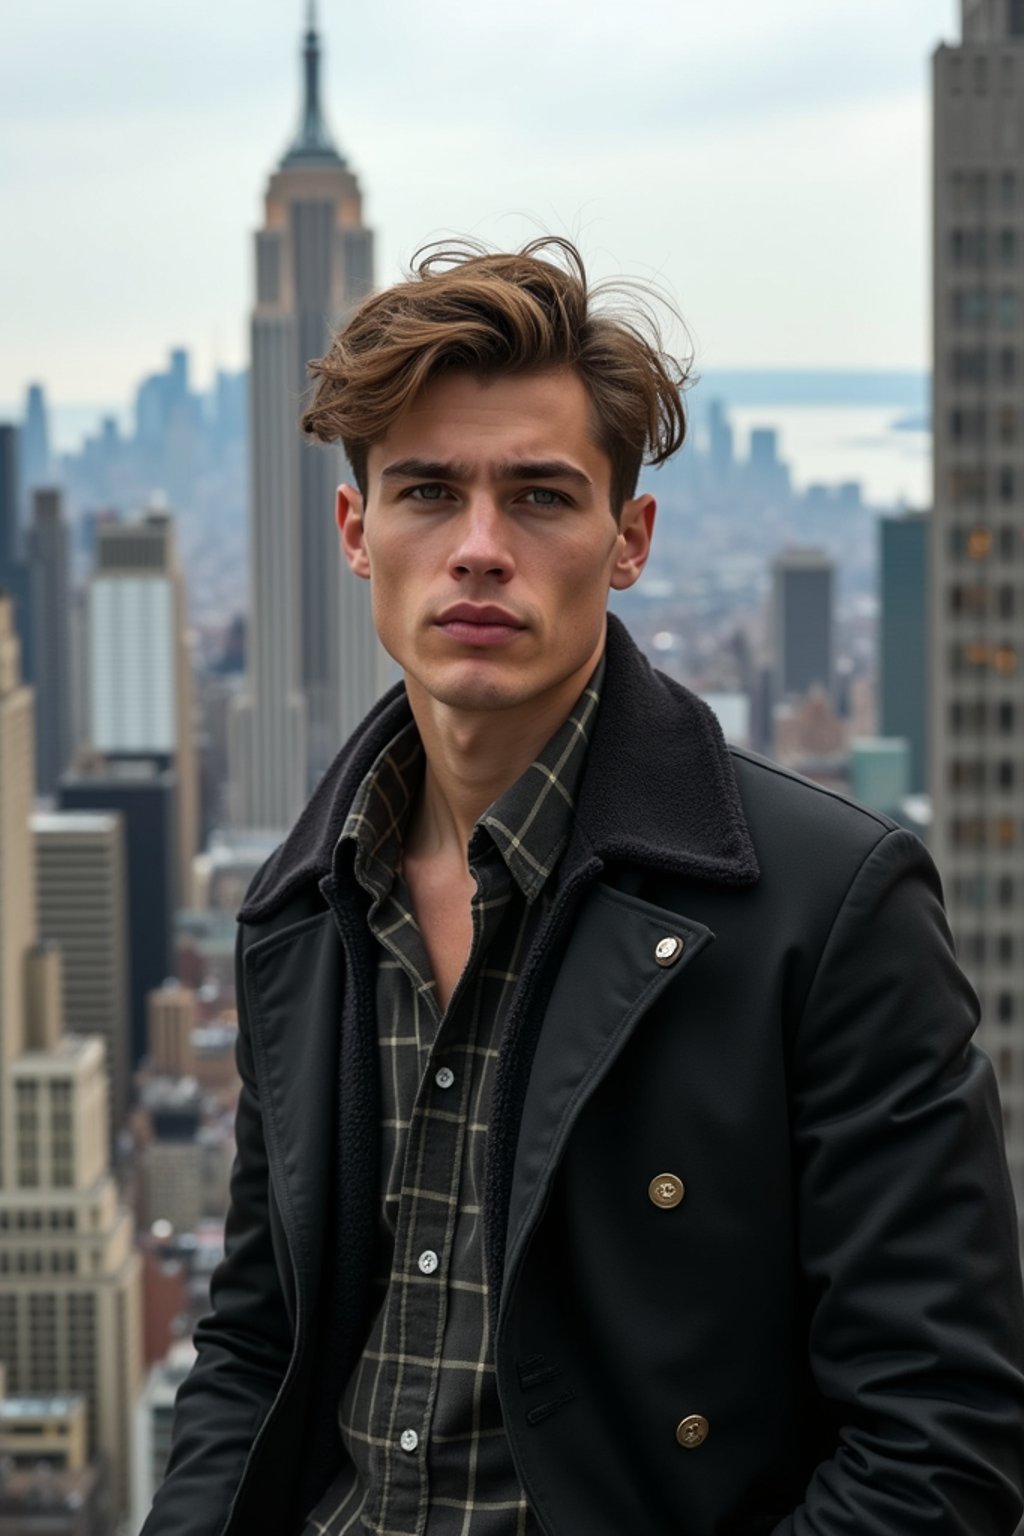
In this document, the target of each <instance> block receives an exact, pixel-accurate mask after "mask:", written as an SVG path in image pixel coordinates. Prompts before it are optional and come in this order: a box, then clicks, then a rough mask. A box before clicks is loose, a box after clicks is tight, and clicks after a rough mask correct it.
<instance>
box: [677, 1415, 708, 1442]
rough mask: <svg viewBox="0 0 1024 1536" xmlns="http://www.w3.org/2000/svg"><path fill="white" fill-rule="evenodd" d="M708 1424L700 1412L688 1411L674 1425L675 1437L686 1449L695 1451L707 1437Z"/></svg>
mask: <svg viewBox="0 0 1024 1536" xmlns="http://www.w3.org/2000/svg"><path fill="white" fill-rule="evenodd" d="M709 1428H710V1425H709V1424H708V1421H707V1419H706V1418H705V1417H704V1415H703V1414H702V1413H688V1414H687V1416H686V1418H685V1419H680V1421H679V1423H678V1424H677V1425H676V1439H677V1440H678V1441H679V1444H680V1445H681V1446H682V1447H683V1449H684V1450H686V1451H695V1450H696V1449H697V1447H698V1445H703V1444H704V1441H705V1440H706V1439H707V1437H708V1430H709Z"/></svg>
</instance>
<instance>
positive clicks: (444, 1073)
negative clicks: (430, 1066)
mask: <svg viewBox="0 0 1024 1536" xmlns="http://www.w3.org/2000/svg"><path fill="white" fill-rule="evenodd" d="M454 1081H455V1073H454V1072H453V1071H452V1069H451V1067H440V1068H438V1070H437V1071H436V1072H435V1073H434V1082H435V1083H436V1084H437V1086H438V1087H439V1088H450V1087H451V1085H452V1083H454Z"/></svg>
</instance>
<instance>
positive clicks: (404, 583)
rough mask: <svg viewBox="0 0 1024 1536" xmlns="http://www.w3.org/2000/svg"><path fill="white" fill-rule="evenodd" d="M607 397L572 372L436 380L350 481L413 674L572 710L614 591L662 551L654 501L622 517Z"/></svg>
mask: <svg viewBox="0 0 1024 1536" xmlns="http://www.w3.org/2000/svg"><path fill="white" fill-rule="evenodd" d="M591 423H592V407H591V404H590V399H589V396H588V394H587V391H586V388H585V386H584V385H583V383H582V381H581V380H580V378H579V376H578V375H577V374H575V373H573V372H570V371H566V370H557V371H547V372H543V373H534V374H521V375H514V376H511V377H504V378H502V377H499V378H496V379H492V380H482V379H480V378H478V377H477V376H475V375H473V374H468V373H453V374H449V375H446V376H444V377H442V378H440V379H438V380H436V381H435V382H433V383H431V384H430V385H428V386H427V388H426V389H424V390H423V391H422V392H421V394H420V395H419V396H418V397H417V399H416V400H415V401H414V403H413V404H412V405H411V406H410V408H409V409H408V410H406V411H405V412H404V413H403V414H402V415H401V416H400V417H399V418H398V420H397V421H396V422H395V423H394V424H393V426H392V427H391V430H390V431H389V432H388V435H387V437H385V438H384V439H383V440H382V441H381V442H378V443H375V444H374V445H373V446H372V447H371V449H370V452H369V459H368V465H367V487H368V489H367V498H366V505H365V507H364V506H363V502H362V498H361V497H360V495H359V493H358V492H357V491H354V490H352V489H351V487H343V488H342V489H341V490H340V491H339V493H338V524H339V528H340V530H341V539H342V547H343V549H344V551H345V555H346V558H347V559H348V562H349V564H350V565H351V567H352V569H353V570H354V571H355V572H356V574H357V575H359V576H363V577H369V578H370V579H371V581H372V591H373V611H374V619H375V622H376V625H377V632H378V634H379V635H380V638H381V641H382V643H383V645H384V647H385V649H386V650H387V651H388V652H389V653H390V655H391V656H393V657H394V658H395V660H396V661H397V662H398V663H399V665H400V666H401V667H402V669H403V671H404V672H405V674H406V677H407V680H408V682H409V686H410V692H412V691H413V689H414V687H415V688H418V689H422V690H424V691H425V692H426V693H427V694H428V695H429V696H430V697H431V698H432V699H434V700H435V701H437V702H438V703H440V704H444V705H448V706H450V707H451V708H454V709H457V710H461V711H470V712H478V711H481V710H494V709H508V708H515V707H516V706H520V705H526V704H528V703H529V702H530V701H539V700H540V699H542V698H551V697H553V696H558V695H560V694H561V693H562V692H563V691H564V692H565V693H567V694H569V695H571V696H570V697H568V698H567V702H566V707H567V708H568V707H571V703H572V700H573V698H574V697H575V692H574V691H573V690H574V689H575V691H576V692H578V691H579V689H581V688H582V687H583V684H584V683H585V682H586V679H587V677H588V676H589V673H590V671H591V669H592V668H593V666H594V665H595V664H596V662H597V659H598V657H599V655H600V653H601V649H602V647H603V644H604V632H605V610H606V605H607V598H608V590H609V588H610V587H615V588H624V587H630V586H632V585H633V583H634V582H635V581H636V579H637V577H638V576H639V574H640V572H641V570H642V569H643V567H644V564H645V562H646V560H647V555H648V551H649V548H650V538H651V529H652V526H653V521H654V502H653V500H652V498H651V497H650V496H641V497H637V498H636V499H635V500H633V501H630V502H627V503H626V504H625V506H624V507H623V508H622V509H621V516H620V517H619V518H618V520H616V518H615V517H614V516H613V515H612V509H611V505H610V479H611V465H610V463H609V460H608V458H607V456H606V455H605V453H604V451H603V450H602V449H601V448H600V447H598V446H597V444H596V443H595V442H594V438H593V433H592V427H591Z"/></svg>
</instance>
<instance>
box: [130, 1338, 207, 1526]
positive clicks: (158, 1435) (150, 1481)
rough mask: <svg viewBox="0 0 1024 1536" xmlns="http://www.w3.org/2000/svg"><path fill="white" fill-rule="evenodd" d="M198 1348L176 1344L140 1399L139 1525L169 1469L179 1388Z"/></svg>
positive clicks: (156, 1368)
mask: <svg viewBox="0 0 1024 1536" xmlns="http://www.w3.org/2000/svg"><path fill="white" fill-rule="evenodd" d="M195 1358H196V1352H195V1348H194V1346H193V1345H192V1344H191V1343H190V1342H188V1341H187V1340H182V1341H180V1342H179V1343H176V1344H173V1345H172V1346H171V1348H170V1349H169V1350H168V1352H167V1357H166V1359H164V1360H159V1361H157V1363H156V1364H155V1365H154V1366H153V1367H152V1369H151V1370H150V1372H149V1375H148V1377H147V1378H146V1387H145V1391H144V1392H143V1394H142V1397H141V1398H140V1399H139V1408H138V1420H137V1431H136V1441H137V1444H138V1448H139V1455H138V1462H137V1473H136V1483H135V1523H136V1526H138V1525H140V1524H141V1523H142V1521H143V1520H144V1519H145V1517H146V1515H147V1514H148V1513H149V1508H150V1505H151V1504H152V1502H153V1496H154V1495H155V1493H156V1491H157V1489H158V1488H159V1487H160V1484H161V1483H162V1482H163V1480H164V1473H165V1471H166V1470H167V1459H168V1457H169V1456H170V1453H171V1430H172V1427H173V1422H174V1399H175V1396H176V1394H177V1391H178V1388H179V1387H180V1386H181V1384H182V1382H183V1381H184V1380H185V1377H186V1376H187V1375H188V1373H189V1371H190V1370H191V1369H192V1366H193V1365H194V1364H195Z"/></svg>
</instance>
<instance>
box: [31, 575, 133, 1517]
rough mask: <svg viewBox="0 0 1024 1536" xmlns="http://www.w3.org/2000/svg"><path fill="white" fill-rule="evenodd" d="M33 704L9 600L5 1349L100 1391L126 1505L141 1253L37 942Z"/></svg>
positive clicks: (53, 1382) (46, 954)
mask: <svg viewBox="0 0 1024 1536" xmlns="http://www.w3.org/2000/svg"><path fill="white" fill-rule="evenodd" d="M32 713H33V711H32V693H31V690H30V689H28V688H25V687H24V686H23V685H22V683H21V677H20V671H19V665H18V646H17V640H16V639H15V637H14V634H13V625H12V615H11V606H10V602H9V601H8V600H7V599H5V598H0V1148H2V1162H0V1362H2V1363H3V1365H4V1366H5V1367H6V1377H7V1383H8V1386H9V1388H10V1391H11V1393H12V1394H13V1395H15V1396H19V1397H29V1396H32V1397H36V1396H40V1395H53V1394H57V1393H76V1394H79V1395H80V1396H81V1397H82V1398H83V1399H84V1400H85V1404H86V1413H87V1442H88V1451H89V1456H90V1459H93V1458H96V1457H99V1458H101V1459H102V1461H103V1463H104V1464H105V1465H106V1466H107V1467H109V1469H110V1474H111V1489H112V1498H113V1504H114V1508H115V1511H116V1512H117V1513H118V1514H119V1515H124V1514H126V1513H127V1512H128V1509H129V1507H130V1496H131V1489H130V1482H131V1451H132V1429H133V1408H134V1403H135V1400H136V1397H137V1395H138V1392H139V1390H140V1387H141V1373H142V1330H141V1317H140V1298H141V1290H140V1267H139V1260H138V1256H137V1255H136V1253H135V1249H134V1243H133V1236H134V1229H133V1224H132V1220H131V1217H130V1216H129V1214H128V1213H127V1211H125V1210H124V1209H122V1208H121V1206H120V1205H119V1203H118V1198H117V1190H116V1187H115V1184H114V1180H113V1178H112V1176H111V1173H110V1168H109V1130H108V1115H109V1108H108V1091H107V1067H106V1052H105V1047H104V1042H103V1040H102V1039H101V1038H99V1037H97V1036H95V1035H71V1034H65V1033H64V1028H63V1026H64V1017H63V995H62V986H61V967H60V952H59V950H58V949H57V948H56V947H55V946H53V945H46V944H42V945H41V944H39V942H38V941H37V922H36V876H35V858H34V850H33V840H32V830H31V826H30V815H31V810H32V790H33V784H34V767H33V751H32V744H33V738H34V729H33V720H32Z"/></svg>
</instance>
